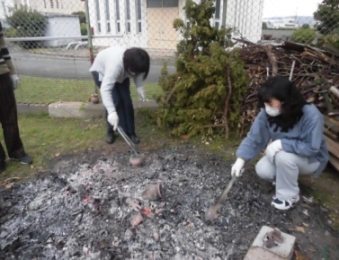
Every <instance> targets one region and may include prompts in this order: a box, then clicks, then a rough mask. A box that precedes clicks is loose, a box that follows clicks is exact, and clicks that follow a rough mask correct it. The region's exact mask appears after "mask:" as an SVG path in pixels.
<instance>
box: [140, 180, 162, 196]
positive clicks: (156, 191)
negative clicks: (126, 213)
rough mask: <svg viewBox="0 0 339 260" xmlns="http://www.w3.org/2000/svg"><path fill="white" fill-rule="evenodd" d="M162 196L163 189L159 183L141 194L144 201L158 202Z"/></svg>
mask: <svg viewBox="0 0 339 260" xmlns="http://www.w3.org/2000/svg"><path fill="white" fill-rule="evenodd" d="M162 195H163V188H162V186H161V184H160V183H158V184H154V185H151V186H149V187H148V188H147V189H146V190H145V191H144V192H143V193H142V198H143V199H145V200H158V199H161V198H162Z"/></svg>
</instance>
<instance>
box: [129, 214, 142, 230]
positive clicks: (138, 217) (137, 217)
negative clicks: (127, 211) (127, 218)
mask: <svg viewBox="0 0 339 260" xmlns="http://www.w3.org/2000/svg"><path fill="white" fill-rule="evenodd" d="M143 221H144V218H143V217H142V216H141V214H137V215H134V216H132V218H131V225H132V227H136V226H138V225H140V224H141V223H142V222H143Z"/></svg>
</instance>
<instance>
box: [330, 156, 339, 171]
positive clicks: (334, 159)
mask: <svg viewBox="0 0 339 260" xmlns="http://www.w3.org/2000/svg"><path fill="white" fill-rule="evenodd" d="M329 161H330V164H332V166H333V167H334V168H335V169H336V170H337V171H338V172H339V159H338V158H337V157H335V156H333V155H332V154H330V160H329Z"/></svg>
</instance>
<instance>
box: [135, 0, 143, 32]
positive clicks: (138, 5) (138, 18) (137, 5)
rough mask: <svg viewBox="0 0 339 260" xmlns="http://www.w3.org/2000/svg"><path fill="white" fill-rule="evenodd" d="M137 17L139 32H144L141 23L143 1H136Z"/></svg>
mask: <svg viewBox="0 0 339 260" xmlns="http://www.w3.org/2000/svg"><path fill="white" fill-rule="evenodd" d="M135 8H136V15H137V32H138V33H141V32H142V23H141V0H136V1H135Z"/></svg>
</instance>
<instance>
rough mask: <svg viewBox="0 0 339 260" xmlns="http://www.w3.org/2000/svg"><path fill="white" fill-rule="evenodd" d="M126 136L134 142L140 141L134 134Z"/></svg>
mask: <svg viewBox="0 0 339 260" xmlns="http://www.w3.org/2000/svg"><path fill="white" fill-rule="evenodd" d="M128 137H129V138H130V139H131V141H132V142H133V143H135V144H138V143H140V138H139V137H137V136H136V135H135V134H128Z"/></svg>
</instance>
